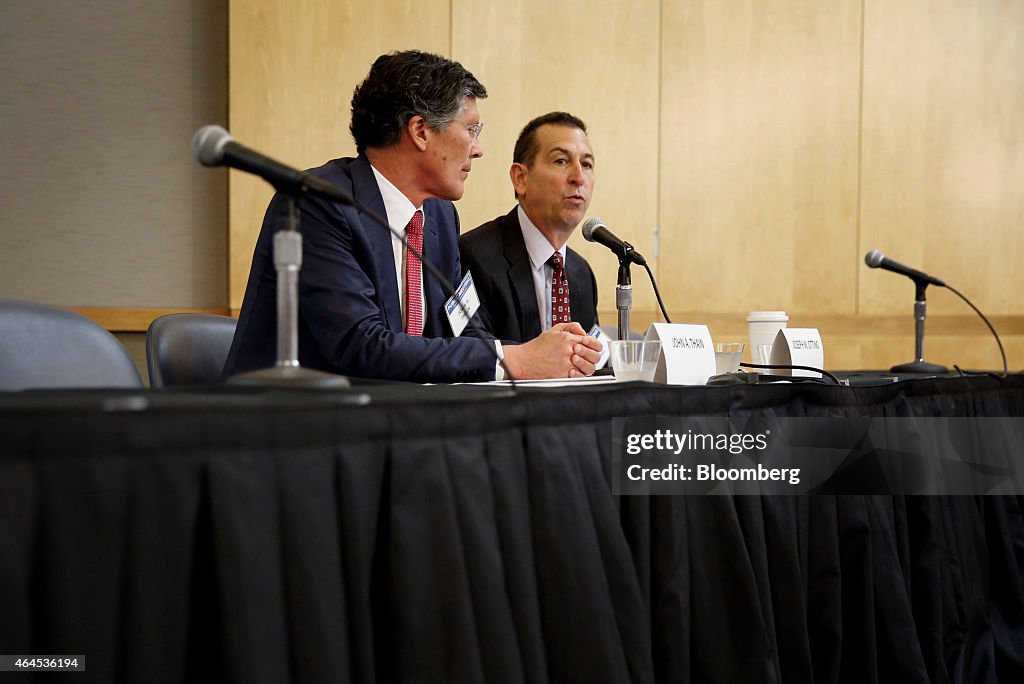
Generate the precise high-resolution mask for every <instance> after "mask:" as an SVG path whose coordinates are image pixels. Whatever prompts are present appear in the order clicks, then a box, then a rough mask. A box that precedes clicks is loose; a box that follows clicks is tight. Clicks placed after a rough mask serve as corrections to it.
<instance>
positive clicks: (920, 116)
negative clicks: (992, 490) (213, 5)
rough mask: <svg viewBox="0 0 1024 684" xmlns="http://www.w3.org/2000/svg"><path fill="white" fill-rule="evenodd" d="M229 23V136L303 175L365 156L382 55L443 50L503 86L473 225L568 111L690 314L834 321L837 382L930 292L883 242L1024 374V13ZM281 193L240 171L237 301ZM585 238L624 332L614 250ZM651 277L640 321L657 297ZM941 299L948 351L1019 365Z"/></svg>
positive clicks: (608, 209) (321, 17)
mask: <svg viewBox="0 0 1024 684" xmlns="http://www.w3.org/2000/svg"><path fill="white" fill-rule="evenodd" d="M230 21H231V51H230V88H231V94H230V112H231V116H230V128H231V129H232V133H233V134H234V135H235V136H236V138H237V139H238V140H240V141H241V142H244V143H245V144H247V145H251V146H253V147H256V148H257V149H260V150H265V151H267V152H268V153H270V154H272V155H274V156H277V157H278V158H280V159H281V160H283V161H285V162H287V163H290V164H293V165H295V166H313V165H318V164H320V163H322V162H323V161H325V160H327V159H329V158H332V157H336V156H340V155H348V154H352V153H353V152H354V149H353V144H352V142H351V138H350V135H349V133H348V122H349V100H350V98H351V93H352V89H353V88H354V87H355V85H356V84H357V83H358V82H359V81H360V80H361V79H362V78H363V76H365V74H366V71H367V70H368V68H369V64H370V62H371V61H372V59H373V58H375V57H376V56H377V55H379V54H380V53H382V52H386V51H390V50H394V49H404V48H409V47H418V48H421V49H427V50H431V51H435V52H440V53H442V54H447V55H449V56H452V57H453V58H455V59H458V60H459V61H461V62H462V63H463V64H464V65H465V66H466V67H467V68H469V69H470V70H471V71H473V72H474V73H475V74H476V75H477V76H478V77H479V78H480V79H481V81H483V83H484V84H485V85H486V86H487V88H488V90H489V91H490V98H488V99H487V100H485V101H483V102H482V103H481V114H482V118H483V120H484V122H485V123H486V128H485V131H484V134H483V138H482V141H483V145H484V149H485V156H484V157H483V158H482V159H480V160H477V161H476V162H475V163H474V169H473V174H472V176H471V177H470V180H469V182H468V183H467V186H466V195H465V197H464V198H463V199H462V200H461V201H460V202H459V203H458V206H459V212H460V214H461V216H462V220H463V229H464V230H468V229H470V228H473V227H475V226H476V225H478V224H479V223H481V222H483V221H486V220H489V219H491V218H493V217H495V216H497V215H500V214H504V213H505V212H507V211H508V210H509V209H510V208H511V207H512V206H513V204H514V199H513V196H512V191H511V185H510V183H509V180H508V166H509V164H510V162H511V154H512V146H513V142H514V139H515V136H516V135H517V134H518V131H519V129H520V128H521V127H522V125H523V124H524V123H525V122H526V121H527V120H528V119H530V118H532V117H533V116H536V115H538V114H542V113H544V112H547V111H551V110H554V109H565V110H568V111H571V112H573V113H575V114H577V115H579V116H581V117H582V118H583V119H584V120H585V121H587V123H588V125H589V128H590V137H591V141H592V143H593V146H594V150H595V153H596V155H597V160H598V175H597V178H598V180H597V186H596V191H595V199H594V202H593V204H592V205H591V211H590V215H591V216H601V217H603V218H605V219H606V221H607V222H608V225H609V226H610V227H612V229H613V230H615V231H616V232H617V233H619V234H620V235H621V236H623V237H625V238H626V239H629V240H630V241H631V242H633V243H634V244H635V245H636V246H637V247H638V248H639V249H640V250H641V251H642V252H644V253H645V254H646V255H647V256H648V258H649V259H650V260H651V261H652V263H653V264H654V268H655V269H656V272H657V274H658V277H659V283H660V285H661V287H662V291H663V294H664V296H665V299H666V303H667V305H668V307H669V309H670V311H671V312H672V313H673V317H674V318H675V319H676V320H679V321H685V322H702V323H708V325H709V326H710V327H711V329H712V334H713V335H714V336H715V337H716V338H726V337H729V338H737V339H744V338H745V335H746V324H745V321H744V317H745V314H746V312H747V311H749V310H751V309H759V308H784V309H786V310H787V311H788V312H789V313H790V316H791V325H794V326H795V325H801V326H815V327H819V328H820V329H821V331H822V336H823V339H824V340H825V345H826V361H827V365H828V366H829V367H832V368H848V369H849V368H871V367H876V368H886V367H888V366H890V365H892V364H894V363H900V362H904V361H907V360H909V356H910V355H911V354H912V350H913V342H912V335H913V319H912V315H911V311H912V296H913V288H912V285H911V284H910V283H909V281H907V280H906V279H904V278H900V277H898V276H895V275H891V274H887V273H882V272H875V271H869V270H868V269H867V268H866V267H865V266H864V265H863V256H864V253H865V252H866V251H867V250H869V249H872V248H878V249H881V250H882V251H884V252H886V253H887V254H888V255H889V256H891V257H892V258H895V259H898V260H901V261H905V262H906V263H908V264H911V265H914V266H917V267H920V268H922V269H925V270H929V271H933V272H935V273H936V274H937V275H940V276H941V277H944V278H946V279H947V280H949V281H950V282H951V284H954V285H955V286H957V287H958V288H959V289H961V290H963V291H964V292H965V293H966V294H968V295H969V296H971V297H972V298H973V299H974V300H975V301H976V303H977V304H978V305H979V306H980V307H981V308H982V309H983V310H984V311H986V313H989V314H995V321H994V322H995V324H996V326H997V328H998V329H999V330H1000V331H1001V332H1002V333H1003V334H1004V343H1005V344H1006V347H1007V354H1008V356H1009V357H1010V366H1011V368H1020V367H1021V365H1022V362H1024V303H1022V300H1021V298H1020V297H1019V296H1018V295H1019V292H1021V291H1022V290H1024V282H1022V280H1024V269H1021V268H1020V267H1019V266H1018V263H1019V260H1020V256H1021V255H1022V254H1024V249H1022V247H1024V244H1022V237H1021V230H1022V226H1024V194H1022V193H1020V192H1019V188H1020V187H1021V185H1022V181H1024V144H1022V138H1024V76H1022V74H1024V68H1021V67H1022V66H1024V35H1022V32H1024V5H1021V4H1020V3H995V2H991V3H961V2H954V1H952V0H942V1H941V2H938V3H934V2H925V1H924V0H909V1H908V2H902V3H898V4H896V5H892V4H889V3H881V2H878V0H863V1H861V0H830V1H828V2H813V1H812V0H769V1H767V2H754V1H752V0H747V1H746V2H730V3H717V2H712V1H710V0H683V1H681V2H666V1H664V0H662V1H661V2H658V1H656V0H641V1H639V2H635V3H620V2H611V1H607V0H599V1H598V2H592V3H584V2H580V1H579V0H573V1H571V2H563V3H546V2H542V1H541V0H510V1H509V2H505V3H472V2H469V1H468V0H444V1H440V0H429V1H428V2H425V3H417V4H412V3H408V2H397V1H395V0H386V1H385V2H382V3H377V4H372V5H366V4H363V3H354V2H341V3H336V2H335V3H329V2H316V3H304V4H302V5H301V6H300V7H296V6H295V5H294V4H293V3H285V2H284V1H283V0H264V1H263V2H260V3H242V2H234V3H232V5H231V16H230ZM1015 190H1017V191H1016V192H1015ZM269 197H270V189H269V187H268V186H266V185H265V184H264V183H262V182H261V181H259V180H256V179H253V178H251V177H247V176H243V175H240V174H237V175H236V174H232V176H231V189H230V198H231V200H230V223H231V236H232V237H231V280H230V287H231V300H230V301H231V307H232V308H233V309H236V310H237V308H238V307H239V306H240V304H241V298H242V294H243V292H244V287H245V280H246V277H247V273H248V269H249V263H250V259H251V252H252V244H253V241H254V240H255V236H256V233H257V231H258V229H259V225H260V222H261V220H262V214H263V211H264V209H265V207H266V203H267V200H268V199H269ZM656 227H660V241H659V243H658V244H656V243H655V240H654V237H653V234H654V230H655V228H656ZM571 244H572V245H573V246H574V247H575V248H577V249H579V250H580V251H581V252H583V253H584V254H585V255H586V256H587V258H588V259H589V260H590V262H591V264H592V265H593V266H594V269H595V272H596V273H597V274H598V278H599V280H600V287H601V306H600V311H601V314H602V319H603V320H604V322H606V323H613V322H614V320H615V319H614V273H615V261H614V259H613V258H612V257H611V255H610V254H609V253H607V252H606V251H605V250H604V249H603V248H600V247H596V246H593V245H590V244H589V243H586V242H584V241H583V240H582V238H581V237H580V236H576V237H574V238H573V240H572V242H571ZM659 250H660V251H659ZM633 279H634V292H635V302H634V304H635V306H634V312H633V322H634V325H633V327H634V328H635V329H644V328H645V327H646V325H647V324H648V323H650V322H651V321H653V320H656V319H657V318H658V316H657V314H656V311H657V305H656V302H655V300H654V297H653V295H652V293H651V291H650V288H649V286H648V285H647V282H646V278H645V277H644V274H643V272H642V271H640V270H636V269H635V270H634V274H633ZM929 305H930V307H929V308H930V311H929V313H930V318H929V325H928V331H929V332H928V338H927V342H926V347H925V349H926V356H927V358H928V359H929V360H931V361H935V362H937V363H945V364H947V365H951V364H953V363H957V364H959V365H961V366H965V367H967V366H970V367H988V368H995V367H996V366H997V365H998V353H997V350H996V348H995V344H994V342H992V340H991V338H989V337H987V335H988V333H987V329H986V328H985V327H984V326H983V325H982V324H981V323H980V321H978V320H976V319H975V318H974V316H973V314H972V313H971V312H970V311H969V310H968V309H966V305H964V304H962V303H960V302H959V300H957V299H955V298H954V296H953V295H952V293H949V292H947V291H942V290H939V289H935V288H932V289H931V291H930V292H929Z"/></svg>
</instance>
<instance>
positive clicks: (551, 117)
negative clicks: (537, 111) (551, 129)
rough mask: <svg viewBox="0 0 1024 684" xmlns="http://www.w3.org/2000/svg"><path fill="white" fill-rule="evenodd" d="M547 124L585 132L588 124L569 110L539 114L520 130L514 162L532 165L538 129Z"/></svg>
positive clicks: (513, 155)
mask: <svg viewBox="0 0 1024 684" xmlns="http://www.w3.org/2000/svg"><path fill="white" fill-rule="evenodd" d="M547 124H554V125H556V126H568V127H569V128H578V129H580V130H581V131H583V132H584V133H586V132H587V124H585V123H583V121H582V120H581V119H580V118H579V117H576V116H573V115H572V114H569V113H567V112H548V113H547V114H544V115H542V116H538V117H537V118H536V119H534V120H533V121H531V122H530V123H528V124H526V125H525V126H523V130H522V131H520V132H519V137H518V138H516V146H515V149H513V150H512V162H513V163H515V164H526V165H527V166H529V165H530V162H532V161H533V158H534V157H535V156H536V155H537V129H538V128H540V127H541V126H544V125H547Z"/></svg>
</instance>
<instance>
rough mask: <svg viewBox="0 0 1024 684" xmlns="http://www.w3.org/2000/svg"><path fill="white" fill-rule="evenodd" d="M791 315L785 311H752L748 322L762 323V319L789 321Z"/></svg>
mask: <svg viewBox="0 0 1024 684" xmlns="http://www.w3.org/2000/svg"><path fill="white" fill-rule="evenodd" d="M788 320H789V316H787V315H786V312H785V311H751V312H750V315H749V316H747V323H760V322H762V321H788Z"/></svg>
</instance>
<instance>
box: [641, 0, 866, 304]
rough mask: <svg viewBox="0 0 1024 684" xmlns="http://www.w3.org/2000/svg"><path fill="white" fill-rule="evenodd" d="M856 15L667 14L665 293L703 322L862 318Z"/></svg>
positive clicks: (816, 5)
mask: <svg viewBox="0 0 1024 684" xmlns="http://www.w3.org/2000/svg"><path fill="white" fill-rule="evenodd" d="M860 23H861V16H860V4H859V3H858V2H852V1H846V2H828V3H821V2H814V1H810V0H774V1H771V2H728V3H721V2H714V1H713V0H707V1H692V2H684V3H665V4H664V8H663V17H662V44H663V56H662V105H661V111H662V121H661V136H662V152H661V226H662V234H661V246H662V252H661V254H662V259H661V263H660V267H659V274H660V278H659V280H660V282H661V285H662V287H663V288H664V294H665V297H666V299H667V301H668V303H669V304H668V305H669V306H676V307H681V308H687V309H694V310H697V311H706V312H728V311H736V312H741V311H742V312H744V313H745V312H747V311H749V310H754V309H786V310H787V311H797V310H798V311H801V312H808V313H810V312H814V313H841V312H853V310H854V307H855V299H854V298H855V294H856V290H855V282H856V267H857V265H856V263H855V261H854V260H853V259H852V258H851V257H852V255H853V254H854V250H855V248H856V245H857V242H856V235H857V233H856V225H857V223H856V222H857V142H858V139H857V137H858V131H857V126H858V89H859V66H860V54H859V49H860Z"/></svg>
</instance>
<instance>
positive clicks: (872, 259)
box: [864, 249, 885, 268]
mask: <svg viewBox="0 0 1024 684" xmlns="http://www.w3.org/2000/svg"><path fill="white" fill-rule="evenodd" d="M883 259H885V255H884V254H882V253H881V252H879V251H878V250H877V249H873V250H871V251H870V252H868V253H867V254H865V255H864V263H865V264H867V265H868V266H870V267H871V268H878V267H879V266H881V265H882V260H883Z"/></svg>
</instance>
